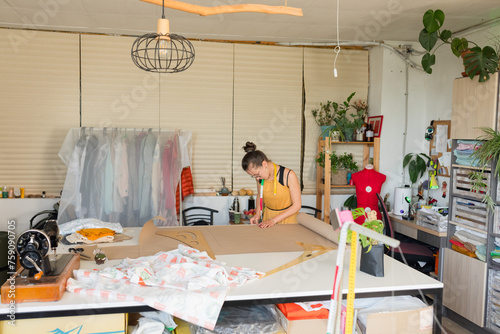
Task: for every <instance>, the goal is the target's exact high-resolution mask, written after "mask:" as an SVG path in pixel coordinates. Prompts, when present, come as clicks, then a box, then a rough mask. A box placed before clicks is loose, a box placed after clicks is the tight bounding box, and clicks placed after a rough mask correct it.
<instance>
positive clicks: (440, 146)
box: [435, 125, 448, 153]
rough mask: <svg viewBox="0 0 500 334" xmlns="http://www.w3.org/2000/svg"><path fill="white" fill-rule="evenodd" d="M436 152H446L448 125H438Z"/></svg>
mask: <svg viewBox="0 0 500 334" xmlns="http://www.w3.org/2000/svg"><path fill="white" fill-rule="evenodd" d="M435 139H436V152H437V153H445V152H446V151H447V147H446V146H447V141H448V125H438V126H437V129H436V136H435Z"/></svg>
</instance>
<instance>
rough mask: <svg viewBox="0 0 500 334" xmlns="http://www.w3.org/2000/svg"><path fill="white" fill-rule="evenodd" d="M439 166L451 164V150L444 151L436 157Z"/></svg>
mask: <svg viewBox="0 0 500 334" xmlns="http://www.w3.org/2000/svg"><path fill="white" fill-rule="evenodd" d="M438 161H439V164H440V165H441V167H450V164H451V152H444V153H443V155H442V156H440V157H439V158H438Z"/></svg>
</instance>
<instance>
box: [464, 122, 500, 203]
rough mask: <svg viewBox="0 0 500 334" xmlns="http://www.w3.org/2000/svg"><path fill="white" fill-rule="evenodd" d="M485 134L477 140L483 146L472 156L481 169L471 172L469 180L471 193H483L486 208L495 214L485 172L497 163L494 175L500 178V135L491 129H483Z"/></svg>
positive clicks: (478, 146) (478, 147) (477, 148)
mask: <svg viewBox="0 0 500 334" xmlns="http://www.w3.org/2000/svg"><path fill="white" fill-rule="evenodd" d="M481 130H482V131H483V132H484V134H483V135H481V136H479V137H478V138H477V139H476V140H477V141H480V142H482V145H476V149H475V150H474V152H473V153H472V154H471V157H472V158H473V159H474V161H475V162H476V161H477V163H478V165H479V166H480V168H481V169H479V170H477V171H475V172H471V173H470V174H469V179H470V180H471V182H472V184H471V186H472V187H471V191H475V192H480V191H483V192H484V193H485V194H484V197H483V200H482V202H483V203H485V204H486V208H487V209H488V211H489V212H493V211H492V210H493V209H494V206H495V202H494V201H493V199H492V198H491V195H490V188H489V186H488V184H486V183H485V180H486V177H485V176H484V170H485V168H486V167H488V165H489V164H490V162H492V161H496V162H497V164H496V167H495V171H494V173H495V174H496V175H498V176H500V163H498V161H500V160H499V159H500V134H499V133H498V132H497V131H495V130H493V129H491V128H481Z"/></svg>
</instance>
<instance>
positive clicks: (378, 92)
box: [368, 25, 500, 206]
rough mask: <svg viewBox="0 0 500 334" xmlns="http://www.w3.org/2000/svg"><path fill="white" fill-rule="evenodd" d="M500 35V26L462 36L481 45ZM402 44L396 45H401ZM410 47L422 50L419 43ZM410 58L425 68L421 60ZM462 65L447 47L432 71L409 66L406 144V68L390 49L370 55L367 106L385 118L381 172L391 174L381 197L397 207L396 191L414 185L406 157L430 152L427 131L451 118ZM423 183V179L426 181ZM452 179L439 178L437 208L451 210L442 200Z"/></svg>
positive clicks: (431, 193) (446, 201) (370, 111)
mask: <svg viewBox="0 0 500 334" xmlns="http://www.w3.org/2000/svg"><path fill="white" fill-rule="evenodd" d="M494 35H496V36H500V25H497V26H496V27H492V28H487V29H483V30H479V31H475V32H473V33H470V34H468V35H463V36H465V37H467V38H469V39H471V40H473V41H475V42H476V43H477V44H479V45H480V46H484V45H486V44H489V45H491V44H492V43H491V38H492V36H494ZM399 44H401V43H394V46H397V45H399ZM404 44H411V45H413V48H414V49H416V50H422V47H421V46H420V44H419V43H417V42H411V43H408V42H406V43H404ZM410 59H411V60H412V61H414V62H415V63H417V64H420V57H419V56H411V57H410ZM462 71H463V65H462V61H461V59H459V58H456V57H455V56H454V55H453V54H452V53H451V50H450V48H449V46H447V45H444V46H442V47H441V48H440V49H438V51H437V52H436V64H435V65H434V66H433V73H432V74H427V73H425V72H423V71H420V70H417V69H413V68H410V69H409V70H408V120H407V124H408V130H407V136H406V143H405V142H404V139H405V138H404V125H405V92H406V89H405V87H406V64H405V63H404V61H403V60H401V59H400V58H399V57H398V56H397V55H396V54H394V53H393V52H391V51H389V50H388V49H385V48H382V47H377V48H374V49H372V50H371V52H370V92H369V99H368V102H369V104H370V110H369V113H370V115H377V114H382V115H384V123H383V128H382V136H381V153H380V171H381V172H382V173H384V174H386V175H387V181H386V182H385V183H384V185H383V187H382V191H381V194H382V195H383V196H384V195H385V194H386V193H389V195H390V197H389V201H390V202H391V203H393V197H394V188H395V187H397V186H400V185H401V184H403V183H409V178H408V174H407V172H406V171H405V173H403V172H404V171H403V166H402V162H403V157H404V155H405V154H407V153H420V152H422V153H427V154H428V153H429V143H428V142H427V141H426V140H425V139H424V133H425V129H426V127H427V126H429V125H430V122H431V121H432V120H449V119H451V102H452V89H453V79H455V78H457V77H461V72H462ZM422 180H423V179H422ZM443 181H446V182H447V183H448V184H449V178H444V177H438V183H439V185H440V189H438V190H431V192H430V194H429V195H430V196H431V197H433V198H435V199H437V200H438V205H443V206H447V205H448V196H447V197H446V198H442V190H441V185H442V182H443Z"/></svg>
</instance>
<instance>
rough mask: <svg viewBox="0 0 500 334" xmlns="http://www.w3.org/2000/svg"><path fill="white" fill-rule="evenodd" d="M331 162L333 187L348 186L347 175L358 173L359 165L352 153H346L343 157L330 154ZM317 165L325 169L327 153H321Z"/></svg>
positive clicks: (333, 152)
mask: <svg viewBox="0 0 500 334" xmlns="http://www.w3.org/2000/svg"><path fill="white" fill-rule="evenodd" d="M330 162H331V182H332V184H333V185H346V184H347V173H348V172H357V171H358V169H359V168H358V164H357V163H356V162H355V161H354V157H353V156H352V153H346V152H344V153H343V154H341V155H337V154H336V152H335V151H332V153H330ZM316 163H317V164H318V165H320V166H321V167H323V168H324V167H325V153H324V152H320V153H319V155H318V157H317V158H316Z"/></svg>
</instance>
